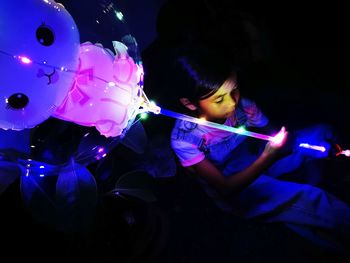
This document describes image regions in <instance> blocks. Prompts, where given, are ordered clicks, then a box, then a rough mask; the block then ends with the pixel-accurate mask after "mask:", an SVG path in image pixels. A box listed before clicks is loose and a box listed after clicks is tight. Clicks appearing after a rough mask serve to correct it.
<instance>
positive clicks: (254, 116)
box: [242, 98, 269, 127]
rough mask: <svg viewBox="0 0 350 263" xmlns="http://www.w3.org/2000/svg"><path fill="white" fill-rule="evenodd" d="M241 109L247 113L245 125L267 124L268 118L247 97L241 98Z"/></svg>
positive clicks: (257, 125) (261, 125)
mask: <svg viewBox="0 0 350 263" xmlns="http://www.w3.org/2000/svg"><path fill="white" fill-rule="evenodd" d="M242 106H243V110H244V112H245V113H246V115H247V118H248V120H247V126H250V127H264V126H266V125H267V124H268V122H269V119H268V118H267V117H266V116H265V115H264V114H263V113H262V111H261V110H260V109H259V108H258V106H257V105H256V103H255V102H254V101H252V100H249V99H246V98H245V99H242Z"/></svg>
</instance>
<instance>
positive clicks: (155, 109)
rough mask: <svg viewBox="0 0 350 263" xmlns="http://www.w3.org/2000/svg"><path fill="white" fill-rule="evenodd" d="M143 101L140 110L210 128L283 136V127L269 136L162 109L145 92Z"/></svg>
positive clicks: (341, 152) (348, 152) (263, 137)
mask: <svg viewBox="0 0 350 263" xmlns="http://www.w3.org/2000/svg"><path fill="white" fill-rule="evenodd" d="M143 95H144V97H143V99H144V103H143V104H142V107H141V109H140V112H147V111H148V112H152V113H154V114H162V115H164V116H168V117H171V118H175V119H180V120H183V121H189V122H193V123H196V124H200V125H204V126H208V127H212V128H216V129H220V130H223V131H228V132H233V133H236V134H240V135H244V136H249V137H253V138H256V139H261V140H265V141H272V142H274V143H280V142H281V141H282V140H283V137H284V135H285V134H284V128H282V130H283V131H282V130H281V131H280V132H279V133H277V134H276V135H275V136H269V135H265V134H260V133H256V132H251V131H247V130H245V129H242V127H239V128H235V127H231V126H227V125H223V124H218V123H215V122H211V121H207V120H204V119H198V118H195V117H192V116H188V115H185V114H181V113H177V112H174V111H171V110H167V109H163V108H160V107H159V106H157V105H156V104H154V103H151V102H150V101H149V100H148V98H147V96H146V94H144V93H143ZM299 147H302V148H306V149H312V150H316V151H320V152H325V151H326V150H327V149H326V148H325V147H324V146H318V145H311V144H308V143H300V144H299ZM338 155H345V156H347V157H350V150H343V149H341V148H340V147H339V149H338V152H337V153H336V156H338Z"/></svg>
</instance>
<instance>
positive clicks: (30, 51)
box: [0, 0, 80, 130]
mask: <svg viewBox="0 0 350 263" xmlns="http://www.w3.org/2000/svg"><path fill="white" fill-rule="evenodd" d="M0 17H1V19H0V32H1V33H0V69H1V77H0V128H2V129H5V130H6V129H12V130H22V129H25V128H33V127H35V126H36V125H37V124H40V123H42V122H43V121H45V120H46V119H47V118H49V117H50V115H51V114H52V112H53V111H54V110H55V109H56V108H57V107H58V106H59V105H60V104H61V103H62V101H63V100H64V98H65V97H66V95H67V93H68V91H69V89H70V87H71V85H72V83H73V79H74V76H75V71H76V69H77V66H78V56H79V44H80V39H79V32H78V28H77V26H76V24H75V22H74V20H73V18H72V16H71V15H70V13H69V12H68V11H67V10H66V9H65V8H64V7H63V6H62V5H60V4H58V3H56V2H54V1H51V0H21V1H18V0H15V1H1V2H0Z"/></svg>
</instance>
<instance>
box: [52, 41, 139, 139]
mask: <svg viewBox="0 0 350 263" xmlns="http://www.w3.org/2000/svg"><path fill="white" fill-rule="evenodd" d="M113 45H114V49H115V52H116V54H114V53H113V52H112V51H110V50H109V49H105V48H104V47H103V46H102V45H101V44H95V45H94V44H92V43H89V42H86V43H83V44H81V47H80V55H79V60H80V65H79V70H78V73H77V75H76V77H75V81H74V84H73V86H72V88H71V90H70V91H69V93H68V96H67V97H66V99H65V100H64V102H63V103H62V105H61V106H60V107H59V108H57V110H56V111H55V112H54V113H53V115H52V116H53V117H56V118H59V119H63V120H66V121H71V122H74V123H77V124H79V125H83V126H95V127H96V129H97V130H98V131H99V132H100V133H101V134H102V135H104V136H106V137H116V136H119V135H121V134H122V132H123V130H124V129H125V128H126V127H127V124H128V122H129V120H130V119H132V117H133V116H134V113H135V111H137V110H138V108H139V102H140V95H141V90H140V89H141V86H140V85H139V83H140V80H141V77H142V68H141V67H139V66H138V65H136V64H135V62H134V61H133V59H132V58H131V57H130V56H129V55H128V52H127V47H126V46H125V45H124V44H123V43H121V42H119V41H113Z"/></svg>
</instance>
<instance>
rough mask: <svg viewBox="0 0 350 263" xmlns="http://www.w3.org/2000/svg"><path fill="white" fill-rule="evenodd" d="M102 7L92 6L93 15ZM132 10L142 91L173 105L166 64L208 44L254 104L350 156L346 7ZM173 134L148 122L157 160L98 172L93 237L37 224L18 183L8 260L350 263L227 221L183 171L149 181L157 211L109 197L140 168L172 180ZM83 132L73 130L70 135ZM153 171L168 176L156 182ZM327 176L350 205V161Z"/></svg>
mask: <svg viewBox="0 0 350 263" xmlns="http://www.w3.org/2000/svg"><path fill="white" fill-rule="evenodd" d="M98 1H99V0H95V1H93V0H88V1H86V5H87V6H88V4H91V5H92V6H93V5H94V4H96V2H98ZM61 2H62V3H63V4H64V5H66V6H67V10H71V11H72V12H71V14H72V16H73V17H74V18H76V19H77V20H79V19H82V20H83V19H87V18H86V17H85V16H84V17H83V16H82V17H81V18H79V13H80V12H84V11H83V10H84V7H83V5H84V4H82V6H81V9H80V8H79V6H78V5H76V3H77V1H75V2H74V1H71V2H70V1H68V0H64V1H61ZM80 2H82V3H83V2H84V1H82V0H81V1H80ZM116 2H117V1H116ZM127 2H128V3H127V6H126V8H125V10H126V11H127V12H126V14H125V17H126V21H127V22H128V26H129V28H130V32H131V33H133V34H134V36H135V37H136V39H137V41H138V44H139V48H140V52H141V56H142V61H143V66H144V70H145V84H144V90H145V92H146V94H147V96H148V97H149V98H150V99H154V100H155V101H156V102H157V103H159V105H160V106H162V107H164V108H170V109H172V106H173V105H172V101H170V100H169V94H170V95H171V92H172V91H171V89H172V88H174V87H173V86H172V77H173V75H172V72H171V71H169V70H168V67H167V65H169V64H170V63H171V61H172V58H173V56H174V54H176V52H177V51H178V50H179V49H180V48H181V47H182V46H185V45H188V44H191V45H192V44H200V45H206V46H208V47H210V48H213V49H215V50H216V51H218V52H220V53H222V54H223V55H225V56H226V57H227V58H229V59H231V60H232V61H233V62H234V63H235V64H236V65H237V66H238V68H239V73H240V76H239V83H240V87H241V90H242V93H244V94H245V95H246V96H248V97H251V98H252V99H254V100H255V101H256V102H257V104H258V105H259V106H260V107H261V109H262V110H263V111H264V112H265V113H266V115H268V116H269V118H270V119H271V120H273V121H274V122H275V123H276V124H278V125H280V126H282V125H284V126H287V127H289V128H290V129H296V128H299V127H303V126H304V125H307V124H312V123H316V122H326V123H329V124H331V125H333V127H334V128H335V129H336V130H337V132H338V134H339V143H340V144H341V145H342V146H343V147H344V148H347V149H348V148H350V126H349V121H350V109H349V101H348V100H349V95H348V94H347V93H348V89H349V87H350V73H349V65H350V63H349V59H350V46H349V44H350V43H349V40H348V31H349V26H350V21H349V19H350V18H349V15H348V9H347V7H346V6H345V3H342V4H336V3H332V4H330V2H325V3H321V2H320V1H319V2H315V3H312V4H311V3H306V1H304V2H302V1H300V2H299V1H288V2H285V1H279V2H278V1H277V2H276V3H273V4H272V3H267V2H265V1H260V2H258V3H253V1H242V2H244V3H240V2H239V1H230V0H215V1H214V0H187V1H185V0H168V1H167V0H151V1H141V0H133V1H127ZM81 31H82V32H84V34H85V35H84V34H83V35H82V40H84V41H88V40H91V39H90V36H91V35H90V34H91V32H89V28H83V29H82V30H81ZM108 38H109V36H106V39H108ZM172 124H173V122H172V120H169V119H167V117H164V116H151V117H150V118H149V120H146V121H144V122H143V125H144V129H145V131H146V133H147V137H148V140H149V142H151V145H153V146H155V149H156V150H155V152H156V154H155V155H154V156H153V155H152V156H147V155H146V154H141V155H140V154H137V153H135V152H134V151H131V150H130V149H129V148H127V147H124V146H123V145H118V147H116V149H114V150H113V151H111V153H110V154H109V156H108V158H106V161H105V162H103V164H92V165H90V166H89V167H88V168H89V170H90V171H91V172H92V173H95V172H96V173H99V174H101V175H102V176H104V175H105V174H106V173H110V174H113V176H112V177H111V178H109V179H108V180H110V181H108V180H107V181H102V180H101V189H99V191H100V192H99V193H101V196H102V197H101V199H100V200H99V203H98V205H97V210H96V222H95V224H94V226H93V228H92V229H91V231H88V232H87V233H83V234H80V233H74V234H72V235H70V234H66V233H61V232H59V231H56V230H54V229H52V228H51V227H49V226H47V225H43V224H40V223H38V222H36V221H35V220H34V219H33V218H32V217H31V216H30V214H29V213H28V211H27V210H26V209H25V207H24V205H23V204H22V200H21V197H20V193H19V183H18V182H15V183H14V184H12V185H11V186H10V187H9V188H8V189H7V190H6V191H5V192H4V193H3V194H2V196H1V198H0V209H1V210H0V211H1V216H0V226H1V229H0V232H1V243H0V244H1V248H2V249H1V251H2V254H3V258H5V256H7V258H11V260H15V259H19V258H21V257H25V258H26V259H29V258H30V259H35V260H39V261H41V260H43V261H44V260H45V261H47V260H52V259H56V258H57V259H59V260H70V259H68V258H69V257H71V258H74V259H78V260H89V259H90V260H91V259H92V258H94V259H97V260H98V261H101V262H105V261H106V262H107V261H113V262H123V263H124V262H125V263H134V262H135V263H136V262H140V263H158V262H159V263H160V262H162V263H163V262H164V263H194V262H198V263H207V262H220V263H226V262H258V261H259V262H301V263H302V262H305V263H306V262H349V259H350V258H349V257H348V256H344V255H343V254H338V253H336V252H332V251H327V250H324V249H322V248H319V247H317V246H316V245H313V244H311V243H310V242H309V241H307V240H305V239H303V238H302V237H300V236H298V235H296V234H295V233H294V232H292V231H291V230H289V229H288V228H286V227H285V226H284V225H282V224H263V223H259V222H255V221H246V220H243V219H240V218H236V217H233V216H231V215H228V214H226V213H224V212H222V211H221V210H219V209H218V208H217V207H215V205H214V203H213V202H212V200H210V199H209V197H207V196H206V195H205V193H204V192H203V189H202V188H201V187H200V185H199V184H198V182H197V181H196V180H195V179H194V178H191V177H188V175H185V174H184V173H182V170H181V168H178V170H177V173H176V175H175V176H169V177H167V176H165V177H159V178H151V179H150V180H151V183H150V184H147V185H152V186H151V188H152V191H153V193H154V195H155V196H156V199H157V200H156V201H154V202H145V201H143V200H140V199H138V198H134V197H128V198H126V199H123V198H121V199H115V198H111V197H109V196H105V195H103V193H105V192H107V191H109V190H110V184H112V183H114V182H115V180H116V178H118V177H120V176H121V174H123V173H125V172H128V171H130V170H133V169H134V168H135V166H134V165H135V164H136V167H137V168H140V167H142V168H144V169H145V171H144V172H137V173H136V174H137V176H140V175H142V174H143V173H157V172H158V173H159V171H160V172H164V173H170V174H171V173H172V169H173V167H172V166H171V165H169V163H170V161H167V160H166V159H164V158H166V157H167V156H168V157H169V156H170V155H171V154H170V155H167V154H169V153H168V152H166V151H167V150H168V148H167V147H163V146H161V144H162V143H167V139H164V138H167V136H168V134H166V133H167V132H169V130H168V129H169V127H171V125H172ZM47 125H51V124H50V123H49V122H48V124H47ZM54 125H55V124H54ZM50 127H51V128H50V129H51V130H54V129H55V126H52V125H51V126H50ZM77 129H79V127H78V128H77V127H76V126H73V127H70V128H69V130H68V131H69V132H72V133H75V132H77V131H76V130H77ZM78 133H79V135H80V133H81V131H79V132H78ZM59 139H61V138H59ZM61 145H63V144H61ZM157 147H158V148H157ZM164 149H166V151H164ZM152 158H153V159H152ZM169 158H170V159H171V162H175V161H174V160H173V159H172V158H173V157H169ZM145 160H146V161H145ZM147 160H151V162H152V163H151V164H147ZM155 163H156V165H158V166H159V168H156V169H155V170H156V172H153V170H152V171H151V169H153V168H152V165H154V164H155ZM167 165H169V166H167ZM176 165H179V164H178V163H176ZM169 167H170V168H169ZM147 169H148V170H147ZM175 169H176V168H175ZM324 169H325V171H326V173H327V175H328V178H327V180H326V184H325V185H324V188H325V189H326V190H329V191H331V192H332V193H334V194H335V195H336V196H338V197H340V198H341V199H342V200H344V201H345V202H347V203H348V204H349V203H350V195H349V193H350V192H349V190H350V179H349V177H350V159H346V158H345V157H344V158H343V157H339V158H338V159H335V160H333V161H331V162H329V163H328V164H327V165H326V166H324ZM174 173H175V172H174ZM152 175H154V174H152ZM97 181H98V180H97ZM98 182H99V181H98Z"/></svg>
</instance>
